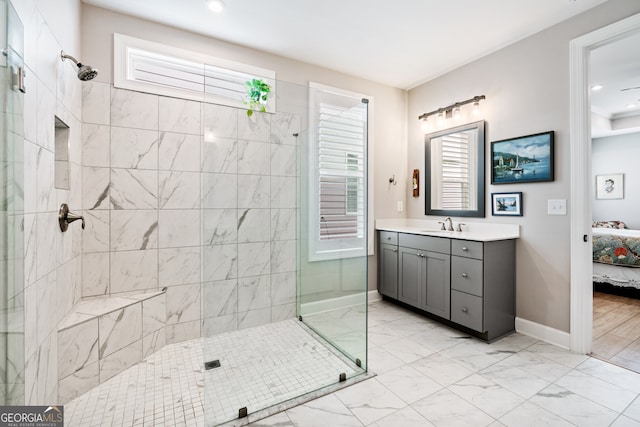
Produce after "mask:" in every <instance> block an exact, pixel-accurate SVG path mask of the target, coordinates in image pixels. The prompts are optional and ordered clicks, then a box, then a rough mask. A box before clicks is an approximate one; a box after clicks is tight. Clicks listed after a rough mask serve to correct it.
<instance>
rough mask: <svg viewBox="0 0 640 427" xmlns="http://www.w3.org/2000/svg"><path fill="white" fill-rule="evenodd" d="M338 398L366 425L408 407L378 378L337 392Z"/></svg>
mask: <svg viewBox="0 0 640 427" xmlns="http://www.w3.org/2000/svg"><path fill="white" fill-rule="evenodd" d="M336 396H337V397H338V399H340V401H342V402H343V403H344V404H345V406H346V407H347V408H349V410H350V411H351V412H352V413H353V414H354V415H355V416H356V417H358V419H359V420H360V422H362V423H363V424H364V425H368V424H371V423H373V422H375V421H378V420H379V419H381V418H384V417H386V416H387V415H390V414H392V413H393V412H395V411H396V410H398V409H401V408H404V407H405V406H407V405H406V403H404V402H403V401H402V400H401V399H399V398H398V397H397V396H396V395H394V394H393V393H392V392H391V391H390V390H389V389H388V388H386V387H385V386H384V385H382V383H380V382H379V381H378V379H377V378H373V379H370V380H367V381H363V382H361V383H358V384H355V385H353V386H351V387H348V388H345V389H342V390H340V391H337V392H336ZM325 425H326V424H325Z"/></svg>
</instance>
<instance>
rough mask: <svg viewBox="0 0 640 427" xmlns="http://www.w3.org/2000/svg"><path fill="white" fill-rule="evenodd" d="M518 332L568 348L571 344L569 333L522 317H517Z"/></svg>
mask: <svg viewBox="0 0 640 427" xmlns="http://www.w3.org/2000/svg"><path fill="white" fill-rule="evenodd" d="M516 332H518V333H520V334H524V335H528V336H530V337H532V338H535V339H538V340H540V341H544V342H547V343H549V344H553V345H555V346H558V347H562V348H564V349H567V350H568V349H569V346H570V344H571V336H570V335H569V334H568V333H566V332H563V331H560V330H558V329H554V328H550V327H549V326H545V325H541V324H540V323H536V322H532V321H531V320H526V319H523V318H521V317H516Z"/></svg>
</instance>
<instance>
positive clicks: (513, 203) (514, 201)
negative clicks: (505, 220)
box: [491, 192, 522, 216]
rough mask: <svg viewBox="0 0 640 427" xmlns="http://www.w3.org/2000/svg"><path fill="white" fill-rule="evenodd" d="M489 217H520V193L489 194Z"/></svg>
mask: <svg viewBox="0 0 640 427" xmlns="http://www.w3.org/2000/svg"><path fill="white" fill-rule="evenodd" d="M491 215H493V216H522V192H514V193H491Z"/></svg>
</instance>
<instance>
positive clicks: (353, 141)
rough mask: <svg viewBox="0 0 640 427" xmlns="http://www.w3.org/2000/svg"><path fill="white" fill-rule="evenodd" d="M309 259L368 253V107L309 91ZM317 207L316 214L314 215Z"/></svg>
mask: <svg viewBox="0 0 640 427" xmlns="http://www.w3.org/2000/svg"><path fill="white" fill-rule="evenodd" d="M311 87H312V89H311V96H310V100H311V109H310V114H311V118H310V123H311V132H312V133H313V135H312V138H311V139H312V143H311V148H310V157H311V158H310V162H311V163H312V164H313V166H314V167H313V171H314V174H313V176H312V177H311V178H310V202H311V207H310V212H312V214H313V213H314V212H317V215H312V216H311V217H310V218H311V219H310V221H312V222H313V224H310V225H311V226H310V227H309V229H310V233H311V235H310V246H311V250H310V258H311V259H316V260H319V259H333V258H342V257H348V256H361V255H363V254H364V253H365V250H366V247H365V243H366V220H367V219H366V217H365V214H366V209H365V208H366V206H365V204H366V203H367V197H366V179H365V177H366V173H367V167H366V165H367V163H366V161H367V158H366V157H367V149H366V148H367V145H366V143H367V107H368V105H367V103H366V102H363V97H361V96H357V95H355V94H345V93H344V92H342V91H340V92H338V91H337V90H336V89H333V88H327V87H324V86H317V85H316V86H313V85H312V86H311ZM316 206H317V209H316Z"/></svg>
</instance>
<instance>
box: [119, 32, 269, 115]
mask: <svg viewBox="0 0 640 427" xmlns="http://www.w3.org/2000/svg"><path fill="white" fill-rule="evenodd" d="M114 46H115V58H114V86H116V87H119V88H124V89H131V90H138V91H142V92H147V93H155V94H158V95H167V96H174V97H178V98H185V99H194V100H198V101H207V102H212V103H216V104H220V105H228V106H231V107H242V106H243V105H244V104H243V100H244V99H245V97H246V82H248V81H251V80H252V79H261V80H263V81H264V82H266V83H268V84H269V85H270V86H271V93H272V95H275V89H276V88H275V86H276V81H275V72H273V71H271V70H266V69H263V68H259V67H253V66H250V65H246V64H241V63H238V62H233V61H228V60H225V59H221V58H215V57H212V56H207V55H202V54H199V53H195V52H190V51H187V50H183V49H178V48H173V47H170V46H165V45H162V44H158V43H153V42H150V41H146V40H141V39H137V38H134V37H129V36H124V35H122V34H114ZM269 98H270V99H269V102H268V103H267V104H266V106H265V109H266V111H268V112H273V111H275V99H276V97H275V96H270V97H269Z"/></svg>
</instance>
